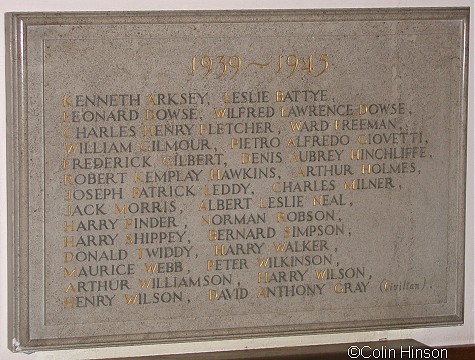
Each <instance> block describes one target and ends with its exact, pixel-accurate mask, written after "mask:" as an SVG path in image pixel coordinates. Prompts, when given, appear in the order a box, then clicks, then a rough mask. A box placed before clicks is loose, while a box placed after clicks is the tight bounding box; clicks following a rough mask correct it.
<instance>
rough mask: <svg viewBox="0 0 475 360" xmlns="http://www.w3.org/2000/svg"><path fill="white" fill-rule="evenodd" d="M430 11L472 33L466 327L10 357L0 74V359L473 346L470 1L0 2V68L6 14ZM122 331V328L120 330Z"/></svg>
mask: <svg viewBox="0 0 475 360" xmlns="http://www.w3.org/2000/svg"><path fill="white" fill-rule="evenodd" d="M414 6H417V7H427V6H430V7H434V6H470V7H471V19H470V22H471V24H472V29H471V32H470V48H471V51H470V71H469V74H470V79H471V82H470V85H469V116H468V123H469V124H468V177H467V229H466V254H465V258H466V269H465V274H466V277H465V324H464V325H463V326H452V327H435V328H422V329H411V330H392V331H371V332H360V333H349V334H346V333H345V334H336V335H328V334H327V335H307V336H292V337H283V338H261V339H248V340H232V341H231V340H230V341H216V342H200V343H187V344H178V345H170V344H168V345H148V346H133V347H114V348H97V349H81V350H68V351H54V352H53V351H50V352H38V353H35V354H33V355H29V356H27V355H25V354H13V353H11V352H10V351H9V350H8V349H7V343H8V341H9V340H8V339H7V236H6V235H7V234H6V232H7V231H6V216H7V214H6V206H5V204H6V193H7V189H6V179H5V178H6V175H5V171H6V170H5V168H6V160H5V145H4V144H5V134H6V129H5V75H4V71H3V70H2V71H0V204H3V206H1V207H0V360H10V359H13V360H22V359H29V360H40V359H41V360H55V359H58V360H59V359H61V360H72V359H101V358H105V357H125V356H129V357H130V356H144V355H152V354H172V353H179V352H181V353H183V352H197V351H213V350H235V349H246V348H261V347H277V346H297V345H316V344H326V343H338V342H340V343H341V342H356V341H361V342H364V341H374V340H379V339H382V338H388V339H401V338H413V339H416V340H418V341H421V342H423V343H425V344H428V345H433V346H435V345H438V346H443V345H455V344H468V343H475V331H474V322H475V319H474V318H475V315H474V294H475V291H474V272H475V271H474V258H475V251H474V239H475V232H474V215H475V213H474V193H475V192H474V190H475V185H474V184H475V181H474V168H475V166H474V165H475V156H474V155H475V153H474V138H475V128H474V88H473V85H474V81H473V80H474V73H475V68H474V58H475V56H474V42H473V39H474V38H475V36H474V30H473V29H474V27H475V26H474V25H475V21H474V14H473V12H474V5H473V0H412V1H410V0H399V1H397V0H339V1H338V2H329V1H323V0H292V1H285V0H261V1H256V0H227V1H225V0H220V1H218V0H200V1H196V0H195V1H193V0H173V1H157V0H155V1H153V0H133V1H130V0H99V1H98V0H75V1H73V0H0V11H1V13H2V14H1V18H0V42H1V43H2V45H1V46H0V68H2V69H4V68H5V62H4V59H5V54H4V52H5V48H4V45H3V39H4V38H5V36H4V18H3V13H5V12H11V11H86V10H96V11H105V10H186V9H246V8H247V9H257V8H261V9H264V8H350V7H414ZM124 331H126V329H125V328H124Z"/></svg>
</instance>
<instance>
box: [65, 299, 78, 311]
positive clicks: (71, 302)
mask: <svg viewBox="0 0 475 360" xmlns="http://www.w3.org/2000/svg"><path fill="white" fill-rule="evenodd" d="M63 306H64V308H65V309H66V308H67V307H68V306H71V307H72V308H73V309H75V308H76V299H75V298H74V297H65V298H64V301H63Z"/></svg>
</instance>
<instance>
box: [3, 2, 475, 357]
mask: <svg viewBox="0 0 475 360" xmlns="http://www.w3.org/2000/svg"><path fill="white" fill-rule="evenodd" d="M468 16H469V10H468V9H399V10H394V9H385V10H345V11H333V10H331V11H329V10H328V11H316V10H305V11H243V12H157V13H140V12H139V13H135V12H131V13H50V14H48V13H24V14H7V17H6V19H7V48H8V51H7V52H8V54H7V92H8V101H7V103H8V148H9V151H10V153H9V160H8V163H9V174H8V181H9V203H8V211H9V214H10V215H9V216H10V218H9V224H10V225H11V226H10V227H9V238H10V245H9V246H10V248H9V252H10V254H9V255H10V256H9V261H10V264H9V269H10V286H9V287H10V291H11V294H10V297H11V306H10V331H11V334H10V339H11V341H12V343H11V347H12V349H13V350H14V351H32V350H37V349H52V348H67V347H80V346H91V345H112V344H145V343H156V342H175V341H188V340H205V339H219V338H238V337H249V336H277V335H290V334H304V333H307V334H315V333H322V332H337V331H348V330H374V329H389V328H405V327H416V326H428V325H441V324H447V325H448V324H459V323H461V322H462V321H463V268H464V261H463V250H464V214H465V157H466V139H465V138H466V120H467V57H468V52H467V46H468V41H467V34H468Z"/></svg>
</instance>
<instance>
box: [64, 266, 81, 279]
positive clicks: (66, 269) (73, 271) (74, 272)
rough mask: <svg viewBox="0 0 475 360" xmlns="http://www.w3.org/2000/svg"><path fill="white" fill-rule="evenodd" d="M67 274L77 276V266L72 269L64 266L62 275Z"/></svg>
mask: <svg viewBox="0 0 475 360" xmlns="http://www.w3.org/2000/svg"><path fill="white" fill-rule="evenodd" d="M68 276H74V277H77V276H78V273H77V268H74V269H73V270H72V271H69V269H68V268H66V267H65V268H64V277H68Z"/></svg>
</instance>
